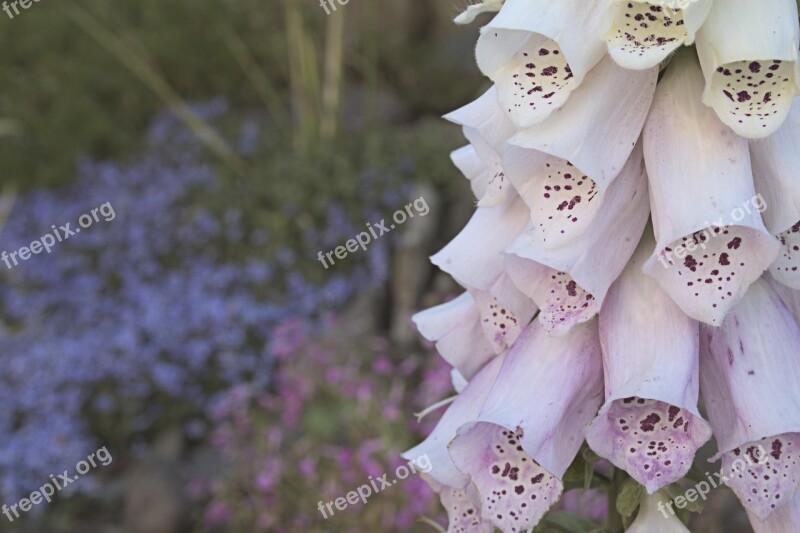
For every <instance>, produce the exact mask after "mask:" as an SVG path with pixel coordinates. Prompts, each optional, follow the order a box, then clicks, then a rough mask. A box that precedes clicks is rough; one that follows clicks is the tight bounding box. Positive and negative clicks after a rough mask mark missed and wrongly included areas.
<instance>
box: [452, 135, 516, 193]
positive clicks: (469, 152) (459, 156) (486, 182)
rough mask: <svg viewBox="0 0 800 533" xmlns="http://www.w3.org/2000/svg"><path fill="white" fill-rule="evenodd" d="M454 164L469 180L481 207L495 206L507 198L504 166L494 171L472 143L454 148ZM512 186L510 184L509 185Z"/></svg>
mask: <svg viewBox="0 0 800 533" xmlns="http://www.w3.org/2000/svg"><path fill="white" fill-rule="evenodd" d="M450 159H451V160H452V161H453V164H454V165H455V166H456V168H458V170H460V171H461V173H462V174H464V177H465V178H467V179H468V180H469V183H470V188H471V189H472V194H474V195H475V198H477V199H478V203H479V205H480V206H481V207H493V206H495V205H497V204H499V203H502V202H503V201H504V200H505V199H506V194H507V193H506V192H505V191H504V190H503V189H504V188H505V187H506V183H505V181H506V180H505V173H503V172H502V168H500V169H495V171H492V169H491V168H489V167H488V166H487V165H486V163H484V162H483V160H482V159H481V158H480V157H479V156H478V152H476V151H475V147H474V146H472V145H471V144H468V145H467V146H463V147H461V148H459V149H458V150H454V151H453V152H452V153H451V154H450ZM508 187H510V185H509V186H508Z"/></svg>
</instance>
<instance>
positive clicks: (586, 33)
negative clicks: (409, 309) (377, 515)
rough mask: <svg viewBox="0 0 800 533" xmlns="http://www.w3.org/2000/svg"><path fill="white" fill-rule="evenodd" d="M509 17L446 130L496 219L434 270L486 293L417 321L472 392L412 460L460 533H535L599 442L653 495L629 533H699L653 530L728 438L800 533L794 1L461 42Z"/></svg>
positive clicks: (745, 478)
mask: <svg viewBox="0 0 800 533" xmlns="http://www.w3.org/2000/svg"><path fill="white" fill-rule="evenodd" d="M497 10H499V13H497V15H496V16H495V17H494V19H493V20H492V21H491V22H489V23H488V24H487V25H486V26H485V27H483V28H482V30H481V32H480V37H479V39H478V44H477V51H476V56H477V62H478V66H479V68H480V69H481V71H482V72H483V73H484V74H485V75H486V76H487V77H489V78H490V79H491V80H492V82H493V86H492V87H491V89H489V91H488V92H486V93H485V94H484V95H483V96H481V97H480V98H479V99H478V100H476V101H475V102H473V103H471V104H469V105H467V106H465V107H463V108H461V109H458V110H457V111H455V112H453V113H452V114H450V115H448V116H447V118H448V119H449V120H451V121H453V122H455V123H457V124H459V125H461V126H462V127H463V131H464V135H465V136H466V138H467V139H468V140H469V143H470V144H469V145H467V146H465V147H464V148H461V149H459V150H457V151H455V152H454V153H453V154H452V158H453V161H454V163H455V164H456V166H457V167H458V168H459V169H460V170H461V171H462V172H463V173H464V174H465V175H466V177H467V178H468V179H469V180H470V182H471V186H472V191H473V192H474V194H475V196H476V197H477V201H478V202H477V210H476V213H475V214H474V216H473V217H472V219H471V220H470V222H469V223H468V224H467V226H466V227H465V228H464V230H463V231H462V232H461V233H460V234H459V235H458V236H456V237H455V239H453V241H452V242H450V243H449V244H448V245H447V246H446V247H445V248H444V249H443V250H441V251H440V252H439V253H437V254H436V255H435V256H433V258H432V260H433V262H434V264H436V265H437V266H438V267H439V268H441V269H442V270H444V271H445V272H447V273H448V274H450V275H451V276H452V277H453V278H454V279H455V280H456V281H457V282H458V283H459V284H460V285H462V286H463V287H464V289H465V292H464V294H463V295H462V296H460V297H459V298H456V299H455V300H453V301H451V302H449V303H446V304H443V305H440V306H438V307H435V308H432V309H428V310H426V311H423V312H421V313H419V314H417V315H416V316H415V317H414V321H415V323H416V324H417V326H418V327H419V330H420V332H421V333H422V334H423V336H425V337H426V338H427V339H429V340H431V341H435V342H436V346H437V349H438V351H439V352H440V353H441V355H442V356H443V357H444V358H445V359H446V360H447V361H448V362H449V363H450V364H451V365H452V366H453V375H454V385H455V387H456V390H457V391H458V395H457V396H456V398H455V400H454V401H453V402H452V404H450V405H449V407H448V409H447V411H446V412H445V413H444V415H443V417H442V418H441V420H440V422H439V424H438V425H437V427H436V428H435V429H434V431H433V432H432V434H431V435H430V437H429V438H428V439H426V440H425V441H424V442H423V443H421V444H420V445H419V446H418V447H417V448H414V449H413V450H409V451H408V452H407V453H406V456H407V457H409V458H410V457H416V456H418V455H420V454H422V453H427V455H428V457H430V458H431V461H432V462H433V465H434V469H433V470H432V471H431V472H430V473H429V474H428V475H427V479H428V480H429V482H430V483H431V485H432V486H433V487H434V489H435V490H437V491H438V492H439V493H440V495H441V498H442V502H443V503H444V505H445V507H446V508H447V511H448V514H449V517H450V526H449V531H450V532H468V531H475V532H479V531H486V532H491V531H492V530H493V528H495V527H496V528H499V529H501V530H502V531H504V532H514V531H527V530H530V529H532V528H533V527H534V526H535V525H536V524H537V523H538V522H539V521H540V520H541V519H542V517H543V515H544V514H545V513H546V512H547V510H548V509H549V508H550V507H551V506H552V505H553V504H554V503H555V502H556V501H557V500H558V499H559V497H560V495H561V493H562V490H563V486H564V484H563V476H564V473H565V471H566V470H567V468H568V466H569V465H570V464H571V463H572V462H573V460H574V459H575V457H576V454H577V453H578V451H579V449H580V447H581V446H582V444H583V442H584V441H586V442H588V445H589V446H590V447H591V448H592V449H593V450H594V452H596V453H597V454H598V455H599V456H601V457H602V458H604V459H606V460H608V461H610V462H611V463H613V465H615V466H616V467H617V468H620V469H624V470H625V471H627V472H628V474H630V476H631V477H632V478H634V479H635V480H636V481H638V482H639V483H640V484H641V485H643V486H644V488H645V489H646V491H647V493H648V494H649V495H650V496H648V497H647V498H646V499H645V500H644V501H643V503H642V506H641V508H640V512H639V516H638V517H637V519H636V521H635V522H634V524H632V526H631V528H630V530H631V531H653V530H658V531H666V530H669V531H686V529H685V527H684V526H683V524H682V523H681V522H680V521H679V520H678V518H677V517H675V516H674V515H672V516H669V517H668V518H665V517H664V516H662V515H661V514H660V513H653V512H651V511H652V510H653V509H655V507H656V506H657V505H658V502H660V501H661V500H660V498H662V497H663V493H662V492H660V490H661V489H662V488H665V487H666V486H668V485H670V484H672V483H674V482H676V481H678V480H681V479H682V478H683V477H684V476H685V475H686V474H687V472H688V470H689V469H690V467H691V465H692V462H693V460H694V457H695V453H696V452H697V450H698V449H699V448H700V447H701V446H703V445H704V444H705V443H706V442H707V441H709V440H710V439H711V438H712V435H713V437H714V438H715V439H716V444H717V447H718V452H719V453H718V456H717V457H719V458H721V460H722V465H723V469H724V471H725V472H727V473H729V475H730V477H731V480H730V481H729V482H728V484H729V486H730V487H731V488H732V489H733V491H734V492H735V493H736V495H737V496H738V497H739V499H740V500H741V502H742V504H743V505H744V506H745V507H746V509H747V511H748V514H749V516H750V518H751V522H752V524H753V527H754V529H755V530H756V532H758V533H763V532H767V533H779V532H780V533H785V532H788V531H797V530H798V529H800V496H795V494H796V493H797V489H798V485H799V484H800V463H799V462H798V461H799V458H800V325H798V320H800V291H798V289H800V159H798V157H800V102H795V101H794V99H795V95H796V94H797V93H798V89H800V70H798V62H797V60H798V57H797V56H798V45H799V44H800V28H798V12H797V5H796V4H795V1H794V0H759V1H758V2H756V1H755V0H713V1H712V0H694V1H688V2H687V1H681V2H680V3H677V2H676V4H675V5H666V4H665V2H663V1H658V2H656V1H654V0H651V1H644V0H622V1H619V0H558V1H555V2H554V1H552V0H505V2H500V1H487V2H485V3H483V4H480V5H478V6H473V7H472V8H470V10H468V11H467V12H466V13H465V14H464V15H462V16H461V17H459V19H457V21H459V22H463V21H469V20H471V19H472V18H474V16H475V15H476V14H477V13H480V12H482V11H497ZM684 45H694V46H693V47H690V46H684ZM649 221H650V222H649ZM767 271H768V272H767ZM701 396H702V401H703V404H704V405H705V413H706V414H707V417H708V420H706V419H704V416H703V414H701V412H700V410H699V409H698V402H699V401H700V398H701ZM760 449H763V450H765V451H766V454H765V455H766V457H756V459H759V460H760V461H759V462H758V463H754V466H753V467H752V468H749V469H746V470H745V471H742V472H736V473H731V465H732V463H733V462H734V461H735V460H736V459H737V457H738V456H739V455H743V454H747V455H751V456H752V455H754V454H755V453H756V452H755V450H760ZM665 520H666V521H668V522H670V523H669V524H667V523H666V522H665Z"/></svg>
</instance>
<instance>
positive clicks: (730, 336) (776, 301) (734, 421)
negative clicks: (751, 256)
mask: <svg viewBox="0 0 800 533" xmlns="http://www.w3.org/2000/svg"><path fill="white" fill-rule="evenodd" d="M798 354H800V326H798V324H797V322H796V321H795V320H794V318H793V317H792V315H791V313H790V312H789V310H788V308H787V307H786V305H785V304H784V303H783V301H782V300H781V299H780V297H779V296H778V295H777V293H776V292H775V291H774V290H773V289H772V288H771V287H770V286H769V284H768V283H767V282H765V281H762V280H759V281H757V282H756V283H754V284H753V286H752V287H751V288H750V291H748V293H747V296H745V298H744V299H743V300H742V301H741V303H740V304H739V305H738V306H736V308H735V309H734V310H733V311H732V312H731V313H730V315H728V317H727V318H726V319H725V321H724V322H723V323H722V326H721V327H719V328H714V327H708V326H702V329H701V369H700V380H701V388H702V393H703V398H704V399H705V405H706V409H707V411H708V417H709V421H710V422H711V426H712V428H713V429H714V436H715V437H716V439H717V446H718V449H719V456H721V457H722V465H723V471H724V473H725V474H726V476H727V477H728V478H729V479H728V481H727V484H728V486H730V487H731V488H732V489H733V491H734V492H735V493H736V495H737V496H738V497H739V500H740V501H741V502H742V504H743V505H744V506H745V507H746V508H747V509H748V511H749V512H750V513H752V514H753V515H755V516H756V517H757V518H759V519H761V520H763V519H765V518H766V517H767V516H769V515H770V513H772V512H773V511H775V510H776V509H778V508H779V507H781V506H783V505H787V504H789V503H790V502H791V501H792V497H793V496H794V494H795V492H796V491H797V488H798V485H800V359H798V357H797V355H798ZM737 463H738V466H736V465H737ZM729 474H730V475H729Z"/></svg>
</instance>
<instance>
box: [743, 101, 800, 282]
mask: <svg viewBox="0 0 800 533" xmlns="http://www.w3.org/2000/svg"><path fill="white" fill-rule="evenodd" d="M750 154H751V156H752V160H753V177H754V178H755V183H756V190H758V192H759V194H760V195H761V196H762V200H763V201H762V202H761V206H760V207H763V208H764V209H765V210H764V212H763V217H764V223H765V225H766V226H767V229H769V231H770V232H771V233H772V234H773V235H775V236H777V237H778V240H779V241H780V243H781V251H780V253H779V254H778V259H777V260H776V261H775V262H774V263H773V264H772V266H771V267H770V272H772V275H773V276H775V278H776V279H778V281H780V282H781V283H783V284H785V285H788V286H790V287H793V288H795V289H800V100H798V101H796V102H795V103H794V104H793V105H792V109H791V111H790V112H789V117H788V119H787V120H786V122H785V123H784V124H783V126H781V128H780V129H779V130H778V131H776V132H775V133H774V134H772V135H770V136H769V137H767V138H766V139H759V140H757V141H751V142H750Z"/></svg>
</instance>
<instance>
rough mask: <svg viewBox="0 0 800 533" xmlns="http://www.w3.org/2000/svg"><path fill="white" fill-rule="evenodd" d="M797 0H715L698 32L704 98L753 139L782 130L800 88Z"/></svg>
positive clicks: (737, 130)
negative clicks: (704, 82)
mask: <svg viewBox="0 0 800 533" xmlns="http://www.w3.org/2000/svg"><path fill="white" fill-rule="evenodd" d="M798 46H800V25H798V18H797V3H796V2H795V0H714V5H713V7H712V8H711V13H709V15H708V19H707V20H706V23H705V24H704V25H703V27H702V28H701V29H700V31H699V32H698V34H697V53H698V55H699V57H700V64H701V65H702V66H703V73H704V74H705V78H706V85H705V92H704V94H703V102H705V103H706V104H707V105H709V106H711V107H713V108H714V110H715V111H716V112H717V115H719V118H720V120H722V122H724V123H725V124H726V125H727V126H729V127H730V128H731V129H732V130H733V131H735V132H736V133H737V134H739V135H742V136H743V137H748V138H751V139H752V138H759V137H766V136H767V135H770V134H771V133H773V132H774V131H775V130H777V129H778V128H779V127H780V125H781V124H782V123H783V121H784V120H785V119H786V115H787V113H788V112H789V107H790V106H791V104H792V98H793V97H794V96H795V95H796V94H797V92H798V88H800V85H798V84H800V70H798V64H797V55H798Z"/></svg>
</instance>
